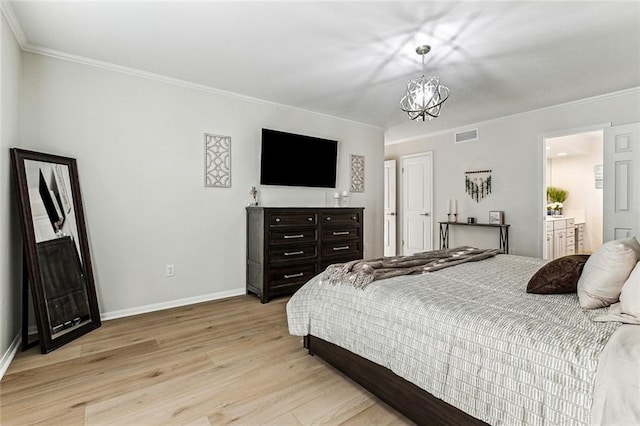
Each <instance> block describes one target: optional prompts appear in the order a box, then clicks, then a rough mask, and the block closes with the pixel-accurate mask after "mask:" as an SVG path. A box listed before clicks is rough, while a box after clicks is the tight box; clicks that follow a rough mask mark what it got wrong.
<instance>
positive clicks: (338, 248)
mask: <svg viewBox="0 0 640 426" xmlns="http://www.w3.org/2000/svg"><path fill="white" fill-rule="evenodd" d="M338 250H349V246H342V247H334V248H333V251H338Z"/></svg>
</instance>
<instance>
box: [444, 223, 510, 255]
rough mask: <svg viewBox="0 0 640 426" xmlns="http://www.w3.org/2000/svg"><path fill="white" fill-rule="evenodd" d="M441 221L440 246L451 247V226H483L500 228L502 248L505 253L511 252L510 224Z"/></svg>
mask: <svg viewBox="0 0 640 426" xmlns="http://www.w3.org/2000/svg"><path fill="white" fill-rule="evenodd" d="M438 223H440V248H441V249H447V248H449V226H483V227H489V228H498V230H499V231H500V250H502V251H503V252H504V253H505V254H508V253H509V226H511V225H504V224H502V225H498V224H494V223H466V222H438Z"/></svg>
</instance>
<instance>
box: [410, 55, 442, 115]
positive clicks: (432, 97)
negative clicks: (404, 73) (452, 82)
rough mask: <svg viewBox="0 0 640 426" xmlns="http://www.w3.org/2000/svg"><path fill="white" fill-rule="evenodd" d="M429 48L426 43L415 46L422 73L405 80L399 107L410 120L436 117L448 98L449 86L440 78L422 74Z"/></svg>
mask: <svg viewBox="0 0 640 426" xmlns="http://www.w3.org/2000/svg"><path fill="white" fill-rule="evenodd" d="M430 50H431V46H427V45H423V46H418V47H417V48H416V53H418V55H421V56H422V75H421V76H420V77H417V78H413V79H411V80H409V81H408V82H407V92H406V93H405V95H404V96H403V97H402V100H400V109H401V110H403V111H404V112H406V113H407V114H409V117H410V118H411V119H412V120H416V119H420V118H422V121H425V120H431V119H433V118H437V117H438V116H439V115H440V109H441V108H442V104H443V103H444V101H446V100H447V99H448V98H449V88H448V87H447V86H444V85H442V84H441V83H440V78H438V77H430V78H426V77H425V76H424V55H426V54H427V53H429V51H430Z"/></svg>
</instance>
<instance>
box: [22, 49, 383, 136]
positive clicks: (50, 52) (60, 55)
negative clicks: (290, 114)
mask: <svg viewBox="0 0 640 426" xmlns="http://www.w3.org/2000/svg"><path fill="white" fill-rule="evenodd" d="M22 51H23V52H28V53H33V54H36V55H42V56H48V57H51V58H55V59H61V60H64V61H69V62H75V63H78V64H82V65H88V66H92V67H96V68H102V69H105V70H109V71H114V72H118V73H122V74H128V75H132V76H135V77H139V78H144V79H148V80H154V81H159V82H162V83H166V84H171V85H174V86H180V87H184V88H187V89H193V90H199V91H202V92H208V93H212V94H215V95H220V96H225V97H228V98H233V99H240V100H244V101H247V102H253V103H257V104H262V105H268V106H271V107H275V108H284V109H289V110H296V111H301V112H304V113H307V114H313V115H320V116H323V117H326V118H330V119H332V120H338V121H342V122H345V123H349V124H357V125H360V126H365V127H370V128H374V129H380V130H383V128H382V127H379V126H374V125H372V124H368V123H362V122H359V121H354V120H349V119H346V118H342V117H337V116H334V115H330V114H326V113H321V112H317V111H311V110H308V109H304V108H299V107H294V106H291V105H285V104H280V103H277V102H272V101H267V100H264V99H260V98H254V97H251V96H246V95H241V94H239V93H234V92H229V91H226V90H222V89H216V88H215V87H211V86H206V85H204V84H197V83H192V82H189V81H186V80H181V79H178V78H173V77H167V76H165V75H162V74H156V73H152V72H148V71H143V70H140V69H137V68H131V67H126V66H122V65H116V64H113V63H111V62H105V61H99V60H96V59H91V58H87V57H85V56H79V55H72V54H69V53H65V52H61V51H59V50H54V49H48V48H45V47H40V46H34V45H32V44H29V43H26V44H25V45H24V46H22Z"/></svg>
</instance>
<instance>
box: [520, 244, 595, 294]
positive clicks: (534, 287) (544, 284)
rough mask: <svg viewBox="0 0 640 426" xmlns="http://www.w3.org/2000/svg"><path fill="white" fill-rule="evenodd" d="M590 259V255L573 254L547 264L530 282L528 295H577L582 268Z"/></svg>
mask: <svg viewBox="0 0 640 426" xmlns="http://www.w3.org/2000/svg"><path fill="white" fill-rule="evenodd" d="M588 258H589V255H588V254H572V255H569V256H563V257H559V258H557V259H554V260H552V261H551V262H549V263H547V264H545V265H544V266H543V267H542V268H540V269H538V272H536V273H535V274H534V275H533V276H532V277H531V279H530V280H529V283H528V284H527V293H534V294H563V293H575V292H576V289H577V286H578V279H579V278H580V274H581V273H582V268H584V265H585V263H586V262H587V259H588Z"/></svg>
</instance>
